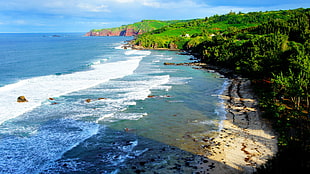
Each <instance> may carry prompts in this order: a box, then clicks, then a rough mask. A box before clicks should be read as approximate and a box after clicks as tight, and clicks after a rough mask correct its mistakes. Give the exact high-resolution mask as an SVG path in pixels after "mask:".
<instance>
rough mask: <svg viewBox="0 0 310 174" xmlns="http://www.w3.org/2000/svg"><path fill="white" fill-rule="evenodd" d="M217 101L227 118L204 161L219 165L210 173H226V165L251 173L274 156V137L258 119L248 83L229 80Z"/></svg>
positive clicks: (257, 111)
mask: <svg viewBox="0 0 310 174" xmlns="http://www.w3.org/2000/svg"><path fill="white" fill-rule="evenodd" d="M221 98H222V99H223V100H224V104H225V107H226V111H227V118H226V120H224V121H223V129H222V130H221V131H220V133H218V135H217V136H216V137H215V138H214V139H212V145H211V146H210V147H209V149H210V154H209V155H208V158H210V159H212V160H214V161H218V162H222V164H221V163H217V166H215V168H214V169H213V171H212V172H210V173H221V174H224V173H230V171H229V170H227V167H228V166H229V167H230V168H233V169H237V170H238V171H240V173H253V172H254V171H255V168H256V167H257V166H259V165H262V164H264V163H265V162H266V161H267V159H268V158H270V157H272V156H273V155H275V153H276V152H277V138H276V136H275V134H274V132H273V131H272V129H271V127H270V126H269V124H268V123H267V122H266V120H263V119H262V118H261V117H260V111H259V109H258V103H257V100H256V99H255V98H254V94H253V92H252V90H251V87H250V81H249V80H247V79H243V78H234V79H231V81H230V85H229V86H228V89H227V90H226V91H225V92H224V94H223V95H222V96H221ZM234 172H236V170H234Z"/></svg>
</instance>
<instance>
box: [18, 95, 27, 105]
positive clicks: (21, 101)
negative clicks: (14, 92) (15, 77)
mask: <svg viewBox="0 0 310 174" xmlns="http://www.w3.org/2000/svg"><path fill="white" fill-rule="evenodd" d="M17 102H18V103H24V102H28V100H27V99H26V97H25V96H19V97H18V98H17Z"/></svg>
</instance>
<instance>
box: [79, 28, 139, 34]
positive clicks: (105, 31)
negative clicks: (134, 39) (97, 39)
mask: <svg viewBox="0 0 310 174" xmlns="http://www.w3.org/2000/svg"><path fill="white" fill-rule="evenodd" d="M142 33H145V31H143V30H140V29H134V28H124V29H119V30H110V29H103V30H101V31H90V32H87V33H86V34H85V36H136V35H138V34H142Z"/></svg>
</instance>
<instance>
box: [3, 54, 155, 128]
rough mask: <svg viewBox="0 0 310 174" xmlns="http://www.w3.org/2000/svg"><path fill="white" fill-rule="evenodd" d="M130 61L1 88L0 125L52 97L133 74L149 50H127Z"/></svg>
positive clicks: (42, 77)
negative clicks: (22, 97) (18, 98)
mask: <svg viewBox="0 0 310 174" xmlns="http://www.w3.org/2000/svg"><path fill="white" fill-rule="evenodd" d="M126 54H127V55H135V56H130V57H129V59H128V60H124V61H118V62H111V63H104V64H100V63H95V64H93V65H92V66H91V67H92V68H93V69H92V70H89V71H81V72H76V73H72V74H65V75H49V76H41V77H34V78H31V79H26V80H21V81H19V82H17V83H15V84H10V85H6V86H4V87H1V88H0V96H1V98H0V103H1V105H0V124H1V123H3V122H4V121H6V120H8V119H11V118H14V117H17V116H19V115H21V114H23V113H25V112H28V111H31V110H32V109H34V108H36V107H38V106H40V105H41V104H42V103H43V102H45V101H46V100H47V99H48V98H50V97H59V96H61V95H65V94H68V93H71V92H74V91H79V90H83V89H87V88H90V87H94V86H96V85H98V84H100V83H103V82H107V81H109V80H111V79H117V78H121V77H124V76H126V75H129V74H132V73H133V72H134V70H135V69H136V68H137V67H138V66H139V62H140V61H141V60H142V58H143V56H146V55H148V54H150V52H148V51H137V50H134V52H131V51H129V53H128V51H126ZM19 96H25V97H26V99H27V100H28V101H29V102H26V103H17V102H16V100H17V97H19Z"/></svg>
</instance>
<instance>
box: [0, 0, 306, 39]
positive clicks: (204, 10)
mask: <svg viewBox="0 0 310 174" xmlns="http://www.w3.org/2000/svg"><path fill="white" fill-rule="evenodd" d="M296 8H310V1H309V0H1V1H0V33H8V32H9V33H53V32H87V31H89V30H91V29H101V28H111V27H118V26H121V25H127V24H131V23H134V22H139V21H141V20H143V19H156V20H176V19H196V18H204V17H210V16H213V15H215V14H219V15H221V14H227V13H229V12H230V11H233V12H243V13H247V12H253V11H271V10H288V9H296Z"/></svg>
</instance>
